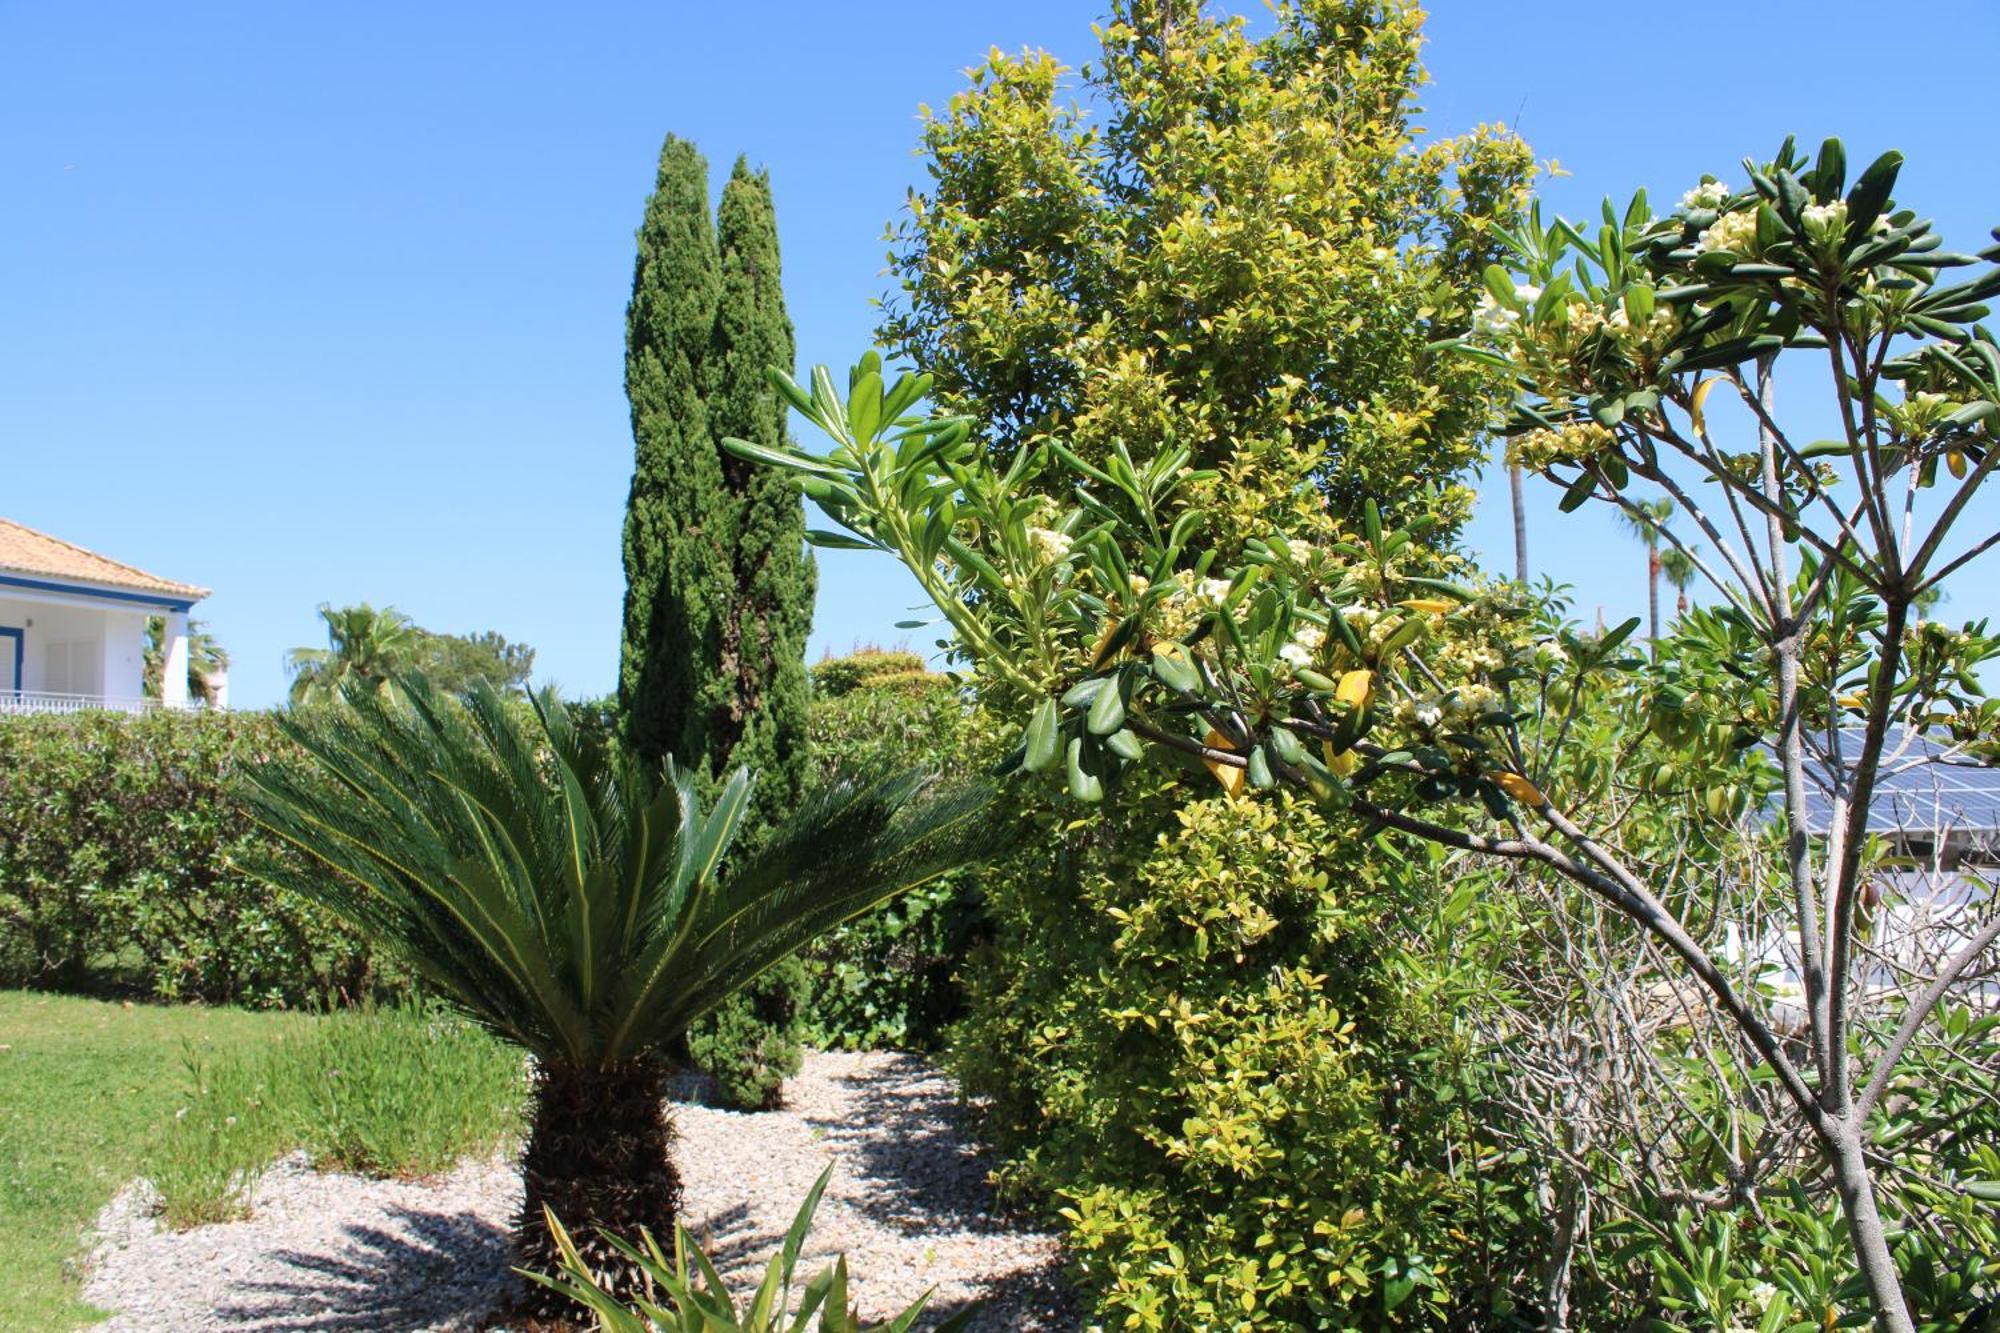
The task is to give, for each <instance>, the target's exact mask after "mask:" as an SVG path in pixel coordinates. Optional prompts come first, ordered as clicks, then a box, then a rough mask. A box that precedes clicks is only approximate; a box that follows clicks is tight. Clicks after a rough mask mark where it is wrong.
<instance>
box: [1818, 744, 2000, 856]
mask: <svg viewBox="0 0 2000 1333" xmlns="http://www.w3.org/2000/svg"><path fill="white" fill-rule="evenodd" d="M1861 741H1862V730H1861V728H1859V727H1842V728H1841V729H1840V732H1839V734H1838V735H1837V736H1836V735H1835V734H1833V733H1827V734H1826V735H1824V736H1823V737H1819V738H1816V740H1815V742H1814V744H1813V745H1812V747H1811V748H1812V749H1814V750H1816V751H1818V752H1819V753H1817V754H1815V755H1810V756H1808V758H1807V760H1806V820H1807V824H1808V827H1810V828H1811V829H1812V831H1813V832H1815V833H1825V832H1826V831H1827V830H1828V827H1829V826H1830V824H1831V822H1832V816H1833V795H1834V782H1833V779H1834V776H1835V774H1836V773H1837V772H1839V771H1840V770H1842V769H1848V770H1851V768H1852V765H1853V762H1854V758H1855V756H1856V755H1857V754H1858V753H1859V752H1860V749H1861ZM1836 747H1837V748H1836ZM1868 831H1869V832H1870V833H1877V834H1892V833H1901V834H1904V835H1906V836H1908V835H1914V834H1923V835H1930V834H1933V833H1937V834H1945V833H1949V834H1952V835H1956V836H1970V837H1974V838H1982V839H1984V838H1990V837H1992V836H1993V835H1995V834H2000V768H1993V767H1989V766H1988V765H1986V764H1982V763H1980V762H1979V761H1978V760H1976V759H1973V758H1971V757H1969V756H1967V755H1965V754H1963V753H1961V752H1959V751H1958V750H1957V749H1956V748H1955V747H1954V746H1953V744H1952V742H1951V739H1950V737H1949V736H1947V735H1944V734H1943V733H1939V732H1918V731H1914V730H1912V729H1909V728H1903V727H1898V728H1894V729H1892V730H1891V732H1890V734H1889V738H1888V741H1887V743H1886V744H1885V745H1884V746H1883V748H1882V762H1881V766H1880V768H1879V770H1878V771H1877V773H1876V777H1875V798H1874V800H1873V801H1872V802H1870V804H1869V809H1868Z"/></svg>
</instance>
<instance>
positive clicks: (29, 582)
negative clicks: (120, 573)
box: [0, 574, 195, 611]
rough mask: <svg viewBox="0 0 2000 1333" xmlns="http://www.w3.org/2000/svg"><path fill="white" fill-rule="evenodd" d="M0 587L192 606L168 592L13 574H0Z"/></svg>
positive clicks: (173, 608) (172, 607)
mask: <svg viewBox="0 0 2000 1333" xmlns="http://www.w3.org/2000/svg"><path fill="white" fill-rule="evenodd" d="M0 588H29V589H32V590H34V591H35V592H59V593H63V594H65V595H66V596H70V597H96V598H100V599H102V600H104V601H107V602H136V603H137V604H138V605H140V606H158V607H164V608H165V609H167V610H169V611H185V610H187V609H188V608H189V607H192V606H193V605H194V603H195V599H194V598H192V597H175V596H173V595H172V594H170V593H157V592H154V593H148V592H120V591H118V590H116V589H113V588H86V587H83V586H81V585H79V584H75V583H49V582H46V581H44V580H42V579H24V578H20V577H18V576H16V575H13V574H0Z"/></svg>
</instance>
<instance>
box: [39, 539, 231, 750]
mask: <svg viewBox="0 0 2000 1333" xmlns="http://www.w3.org/2000/svg"><path fill="white" fill-rule="evenodd" d="M206 596H208V589H206V588H197V587H195V586H194V585H193V584H190V583H175V582H174V581H173V580H171V579H163V578H160V577H158V576H157V575H154V574H148V573H146V572H145V571H144V570H142V569H134V568H133V567H132V566H130V565H126V564H120V563H119V562H118V561H116V560H111V559H107V558H106V557H104V556H101V555H98V554H97V553H96V552H95V551H87V550H85V549H84V548H83V547H81V546H75V545H72V544H71V543H69V542H66V541H62V540H60V539H58V538H55V537H51V536H49V535H48V534H47V533H42V532H37V531H35V530H34V529H33V528H27V527H23V526H21V525H20V524H19V523H14V522H10V521H9V520H7V519H4V518H0V712H16V713H18V712H28V713H69V712H76V711H79V710H82V709H85V708H116V709H123V710H125V711H128V712H136V711H139V710H141V709H144V708H149V707H153V706H155V704H156V703H157V704H158V705H164V706H165V707H168V708H185V707H186V706H187V703H188V692H187V653H188V608H189V607H191V606H193V605H194V604H195V603H196V602H198V601H200V600H201V599H202V598H204V597H206ZM150 616H160V617H163V618H164V621H165V626H166V632H165V635H164V637H163V641H162V647H163V649H164V657H165V669H164V672H163V677H164V682H165V683H164V686H163V688H162V697H161V698H160V699H159V700H157V701H153V700H149V699H147V698H146V697H145V694H146V690H145V651H146V620H147V618H148V617H150Z"/></svg>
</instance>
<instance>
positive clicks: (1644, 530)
mask: <svg viewBox="0 0 2000 1333" xmlns="http://www.w3.org/2000/svg"><path fill="white" fill-rule="evenodd" d="M1673 516H1674V502H1673V501H1672V500H1669V499H1668V498H1667V497H1666V496H1664V495H1663V496H1661V497H1660V498H1659V499H1657V500H1634V501H1633V502H1632V507H1631V508H1630V509H1624V510H1620V511H1619V517H1620V518H1621V519H1623V520H1624V523H1625V530H1626V531H1627V532H1630V533H1631V534H1632V535H1633V536H1635V537H1637V538H1638V539H1639V540H1640V541H1641V542H1643V543H1645V547H1646V614H1647V622H1646V624H1647V637H1648V638H1650V639H1658V638H1659V637H1660V530H1661V529H1662V528H1664V527H1665V526H1666V523H1667V520H1668V519H1670V518H1672V517H1673Z"/></svg>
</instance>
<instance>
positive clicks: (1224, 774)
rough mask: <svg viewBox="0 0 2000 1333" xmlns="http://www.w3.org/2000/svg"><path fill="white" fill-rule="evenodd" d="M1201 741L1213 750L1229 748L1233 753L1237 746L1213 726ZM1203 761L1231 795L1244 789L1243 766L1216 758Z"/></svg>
mask: <svg viewBox="0 0 2000 1333" xmlns="http://www.w3.org/2000/svg"><path fill="white" fill-rule="evenodd" d="M1201 743H1202V744H1203V745H1206V746H1207V747H1208V748H1209V749H1211V750H1228V751H1229V752H1230V753H1231V754H1234V753H1235V752H1236V747H1235V746H1233V745H1231V744H1230V743H1229V738H1228V737H1227V736H1225V735H1223V734H1222V733H1221V732H1219V731H1217V730H1215V729H1214V728H1213V727H1211V728H1209V732H1208V735H1206V736H1204V737H1202V738H1201ZM1201 762H1202V763H1204V764H1206V765H1207V766H1208V771H1209V772H1210V773H1213V774H1214V775H1215V780H1216V781H1217V782H1220V783H1221V784H1222V789H1223V790H1224V791H1226V792H1228V793H1229V794H1230V795H1231V796H1234V795H1235V794H1236V793H1237V792H1239V791H1241V790H1243V770H1242V769H1241V768H1238V767H1237V766H1236V765H1234V764H1225V763H1223V762H1221V761H1220V760H1216V759H1204V760H1202V761H1201Z"/></svg>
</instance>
